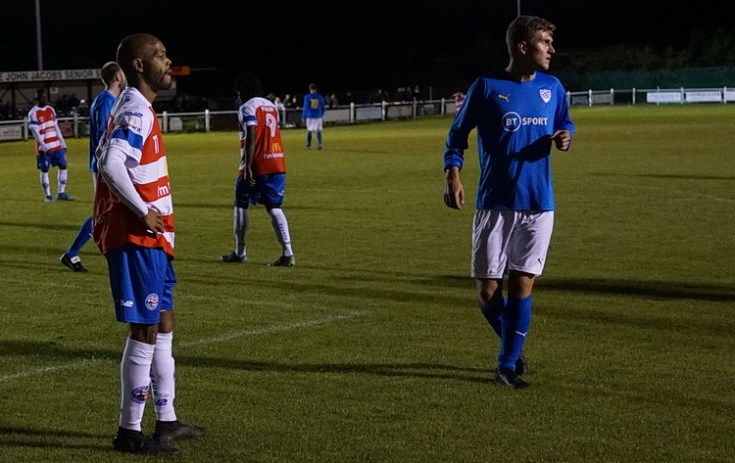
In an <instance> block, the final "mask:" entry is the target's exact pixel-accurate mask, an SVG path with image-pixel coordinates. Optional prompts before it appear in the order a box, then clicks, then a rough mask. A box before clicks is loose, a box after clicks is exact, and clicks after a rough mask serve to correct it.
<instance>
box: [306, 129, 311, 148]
mask: <svg viewBox="0 0 735 463" xmlns="http://www.w3.org/2000/svg"><path fill="white" fill-rule="evenodd" d="M306 146H311V132H306Z"/></svg>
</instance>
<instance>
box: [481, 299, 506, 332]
mask: <svg viewBox="0 0 735 463" xmlns="http://www.w3.org/2000/svg"><path fill="white" fill-rule="evenodd" d="M480 312H481V313H482V316H483V317H485V320H487V322H488V323H489V324H490V327H491V328H492V329H493V331H495V333H496V334H497V335H498V337H499V338H501V339H502V338H503V313H504V312H505V298H502V297H496V298H493V299H491V300H490V304H486V303H485V302H483V301H480Z"/></svg>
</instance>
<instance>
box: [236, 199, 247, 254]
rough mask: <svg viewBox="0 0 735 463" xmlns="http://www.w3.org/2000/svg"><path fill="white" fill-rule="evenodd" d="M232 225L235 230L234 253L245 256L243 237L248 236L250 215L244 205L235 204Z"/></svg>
mask: <svg viewBox="0 0 735 463" xmlns="http://www.w3.org/2000/svg"><path fill="white" fill-rule="evenodd" d="M233 226H234V232H235V253H237V255H238V256H241V257H242V256H246V255H247V251H246V250H245V239H246V238H247V236H248V229H249V228H250V215H249V214H248V209H247V208H246V207H237V206H235V216H234V220H233Z"/></svg>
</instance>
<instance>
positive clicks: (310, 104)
mask: <svg viewBox="0 0 735 463" xmlns="http://www.w3.org/2000/svg"><path fill="white" fill-rule="evenodd" d="M324 111H325V104H324V97H322V95H321V94H320V93H319V92H318V91H317V88H316V84H309V93H307V94H306V95H304V108H303V109H302V110H301V117H302V118H303V119H304V122H305V123H306V149H307V150H309V149H311V134H312V133H314V132H316V148H317V149H322V146H323V145H322V126H323V125H324V122H323V118H324Z"/></svg>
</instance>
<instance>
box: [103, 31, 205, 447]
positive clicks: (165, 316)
mask: <svg viewBox="0 0 735 463" xmlns="http://www.w3.org/2000/svg"><path fill="white" fill-rule="evenodd" d="M117 62H118V63H119V64H120V67H121V68H122V70H123V72H124V73H125V77H126V79H127V82H128V85H129V86H128V87H127V88H126V89H125V90H124V91H123V93H122V94H121V95H120V97H119V98H118V99H117V101H116V103H115V105H114V107H113V108H112V111H111V115H110V122H109V123H108V124H107V130H106V135H105V136H104V138H103V139H102V140H101V142H100V149H99V161H98V169H99V172H98V177H97V188H96V190H95V198H94V219H93V220H94V227H93V235H94V240H95V243H97V246H98V247H99V248H100V250H101V251H102V254H104V255H105V257H106V259H107V264H108V267H109V273H110V284H111V287H112V297H113V301H114V304H115V313H116V318H117V320H118V321H120V322H124V323H128V324H129V328H130V334H129V337H128V339H127V342H126V345H125V350H124V351H123V355H122V360H121V364H120V379H121V390H122V393H121V403H120V419H119V427H118V431H117V435H116V436H115V439H114V440H113V448H114V449H115V450H117V451H119V452H130V453H143V454H154V455H167V454H173V453H177V452H178V449H176V448H175V447H172V446H171V445H170V444H171V442H172V441H173V440H175V439H179V438H186V437H196V436H201V435H204V434H205V430H204V429H203V428H199V427H195V426H188V425H185V424H183V423H181V422H179V421H178V419H177V416H176V412H175V410H174V397H175V385H176V383H175V371H174V370H175V362H174V358H173V356H172V341H173V330H174V316H173V287H174V286H175V285H176V275H175V274H174V270H173V266H172V265H171V261H172V260H173V258H174V214H173V203H172V201H171V184H170V182H169V177H168V165H167V163H166V149H165V146H164V144H163V137H162V134H161V127H160V126H159V124H158V118H157V117H156V113H155V112H154V111H153V107H152V106H151V103H152V102H153V100H154V99H155V97H156V95H157V94H158V92H159V91H161V90H166V89H168V88H170V87H171V79H172V77H171V60H170V59H169V58H168V57H167V56H166V48H165V47H164V46H163V43H161V41H160V40H159V39H157V38H156V37H154V36H152V35H150V34H135V35H131V36H128V37H126V38H124V39H123V40H122V41H121V42H120V45H119V47H118V50H117ZM151 389H152V390H153V399H154V400H153V403H154V405H155V410H156V417H157V420H156V426H155V430H154V433H153V437H152V438H150V437H148V436H146V435H145V434H143V432H142V428H141V422H142V419H143V411H144V409H145V404H146V401H147V399H148V395H149V392H150V390H151Z"/></svg>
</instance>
